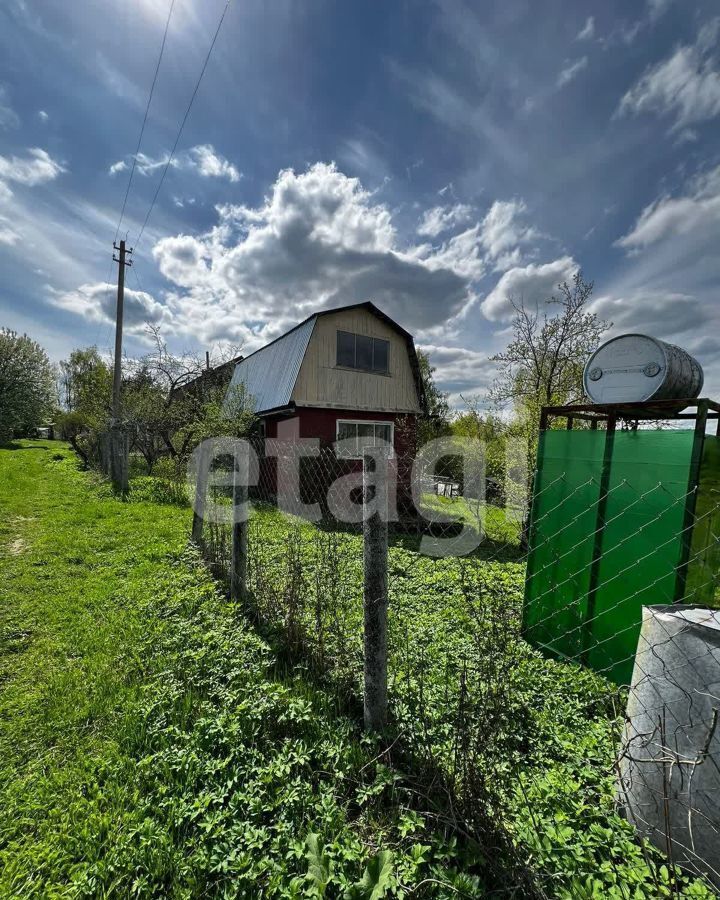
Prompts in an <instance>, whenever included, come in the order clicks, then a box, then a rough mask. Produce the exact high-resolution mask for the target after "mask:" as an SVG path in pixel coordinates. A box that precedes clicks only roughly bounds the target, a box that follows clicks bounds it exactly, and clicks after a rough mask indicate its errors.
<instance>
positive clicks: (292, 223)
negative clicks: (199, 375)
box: [153, 163, 482, 346]
mask: <svg viewBox="0 0 720 900" xmlns="http://www.w3.org/2000/svg"><path fill="white" fill-rule="evenodd" d="M218 215H219V222H218V225H217V226H216V227H215V228H213V229H212V230H211V231H210V232H208V233H207V234H204V235H200V236H198V237H193V236H190V235H176V236H174V237H169V238H165V239H163V240H161V241H159V242H158V243H157V244H156V245H155V247H154V248H153V255H154V257H155V259H156V261H157V263H158V266H159V268H160V271H161V272H162V274H163V275H164V276H165V277H166V278H168V280H170V281H171V282H172V283H173V284H174V285H175V288H176V290H177V293H176V294H174V295H172V296H171V297H170V298H169V301H170V304H171V306H172V308H173V315H174V322H175V326H174V327H176V328H177V329H178V330H184V331H187V332H190V333H193V334H195V335H202V337H203V340H205V341H209V340H213V339H218V338H224V339H227V340H236V341H242V342H245V343H246V345H251V346H258V345H259V344H262V343H263V342H265V341H266V340H268V339H270V338H271V337H274V336H276V335H277V334H279V333H281V332H282V331H283V330H284V329H286V328H287V327H288V326H290V325H292V324H294V323H295V322H296V321H297V320H298V319H299V318H302V317H303V316H305V315H308V314H309V313H311V312H313V311H315V310H317V309H322V308H327V307H330V306H336V305H341V304H344V303H352V302H359V301H363V300H373V301H374V302H376V303H377V304H378V305H379V306H380V307H381V308H383V309H385V310H386V311H387V312H388V313H389V315H391V316H393V317H395V318H397V319H398V320H399V321H401V322H403V324H406V325H407V327H409V328H418V329H419V328H427V327H432V326H435V325H438V324H440V323H444V322H446V321H447V320H448V319H449V318H452V317H453V316H455V315H457V314H458V313H459V312H460V311H461V310H462V309H463V308H464V307H465V306H466V304H467V303H468V302H470V301H471V299H472V296H473V294H472V290H471V281H472V279H473V278H474V277H477V274H478V273H479V272H480V271H481V270H482V263H481V261H480V260H479V258H478V256H479V244H478V242H479V234H478V232H477V231H475V230H473V229H470V230H469V232H465V233H463V234H461V235H456V236H455V237H454V238H452V239H451V240H450V241H448V242H447V243H446V244H444V245H443V246H442V247H441V248H439V249H438V250H433V249H432V248H431V247H428V246H422V247H406V246H401V245H400V243H399V241H398V237H397V234H396V231H395V227H394V224H393V221H392V215H391V212H390V210H389V209H388V208H387V207H386V206H385V205H383V204H380V203H375V202H374V196H373V194H372V193H370V192H369V191H367V190H365V189H364V188H363V187H362V185H361V183H360V181H359V180H358V179H356V178H349V177H347V176H346V175H344V174H343V173H342V172H340V171H338V169H337V168H336V167H335V166H334V165H326V164H323V163H317V164H315V165H313V166H311V167H310V168H309V169H307V171H305V172H302V173H296V172H294V171H293V170H291V169H287V170H284V171H282V172H280V173H279V174H278V177H277V179H276V181H275V183H274V184H273V185H272V188H271V190H270V192H269V194H268V196H267V197H266V198H265V200H264V201H263V203H262V204H260V205H259V206H257V207H244V206H232V205H226V206H222V207H219V208H218ZM248 323H252V324H253V328H252V330H251V329H250V328H249V326H248ZM258 323H260V324H258Z"/></svg>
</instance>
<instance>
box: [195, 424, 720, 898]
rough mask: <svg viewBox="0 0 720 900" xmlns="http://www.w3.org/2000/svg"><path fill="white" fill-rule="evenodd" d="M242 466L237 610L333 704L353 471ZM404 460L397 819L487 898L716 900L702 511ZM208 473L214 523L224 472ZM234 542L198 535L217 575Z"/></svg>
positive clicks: (356, 534) (269, 446)
mask: <svg viewBox="0 0 720 900" xmlns="http://www.w3.org/2000/svg"><path fill="white" fill-rule="evenodd" d="M254 451H255V455H256V456H257V463H256V464H253V465H251V467H250V469H251V471H250V479H249V480H250V486H249V499H250V504H251V508H252V513H251V517H250V520H249V525H248V530H247V592H246V594H245V596H244V601H243V602H244V605H245V611H246V612H247V613H248V614H249V615H251V616H252V617H254V618H255V619H256V620H257V621H258V622H260V623H261V624H262V625H263V626H264V628H265V629H266V630H267V632H268V634H270V635H271V636H272V638H273V639H274V640H275V641H276V642H277V644H278V646H279V647H281V649H282V652H283V654H284V655H285V656H286V657H287V658H288V659H289V660H290V661H291V662H292V663H293V664H295V665H302V666H303V667H305V668H306V669H309V670H310V671H311V672H312V673H313V674H314V675H315V676H316V677H317V678H318V679H320V680H321V681H322V682H323V683H324V684H326V685H327V687H328V689H329V690H333V691H335V692H336V693H337V694H338V696H339V697H341V698H342V699H343V701H344V702H346V703H347V704H348V706H349V707H350V708H352V707H353V706H354V705H355V704H357V703H358V701H359V700H360V699H361V697H362V688H363V681H362V671H363V642H362V628H363V606H362V596H363V543H362V533H361V526H362V520H363V496H362V462H361V461H360V460H358V459H357V458H356V457H352V456H351V455H349V454H347V453H345V454H343V453H342V452H341V453H338V452H337V450H336V448H334V447H323V448H320V449H319V451H318V452H317V454H315V455H312V456H308V457H299V456H298V451H297V446H296V445H294V444H292V443H286V444H284V443H282V442H278V441H274V442H257V443H256V444H255V446H254ZM417 463H418V461H417V457H416V456H415V455H413V456H410V455H407V456H403V457H398V456H397V455H393V456H392V458H391V459H390V461H389V463H388V467H389V469H388V470H389V472H390V474H391V476H392V482H393V485H394V490H393V498H392V499H393V504H394V506H393V508H394V509H396V510H397V514H396V515H395V516H394V518H392V521H391V522H390V538H389V545H390V546H389V563H388V590H389V637H388V641H389V666H388V668H389V695H390V707H391V715H392V726H393V733H394V737H393V740H392V743H391V745H390V746H389V747H388V751H387V759H388V760H389V761H391V762H392V763H393V764H395V765H396V766H397V767H398V768H399V769H400V770H401V771H403V772H405V773H410V774H407V775H406V778H407V781H408V783H409V784H410V785H411V789H412V790H413V791H414V792H415V794H416V798H417V805H418V810H420V811H421V813H422V814H423V815H425V816H427V817H430V818H432V819H434V820H436V821H438V822H440V823H444V824H445V825H446V826H447V827H448V828H449V829H451V830H454V832H455V833H457V834H458V835H460V836H462V838H463V839H464V840H468V841H471V842H473V843H474V844H476V845H479V846H480V847H481V848H482V850H483V853H484V855H485V858H486V860H487V866H488V870H491V871H493V872H494V882H493V884H494V886H493V888H492V890H491V893H496V894H497V895H498V896H516V897H520V896H522V897H525V896H528V897H568V898H585V897H588V898H590V897H618V898H628V900H631V898H636V897H648V898H649V897H678V896H687V897H712V896H716V893H715V892H716V891H717V890H718V889H720V735H719V734H718V729H717V718H718V708H720V614H718V612H717V610H716V607H717V586H718V585H717V581H718V576H719V575H720V572H718V569H717V566H716V560H717V551H718V545H719V542H720V535H719V534H718V533H717V530H718V529H717V523H718V522H719V521H720V494H718V493H717V492H715V493H711V494H710V495H703V499H702V502H696V503H695V504H694V506H693V508H694V510H695V512H694V514H693V515H692V516H691V517H690V518H687V517H686V516H685V511H686V510H687V509H688V502H689V501H698V494H699V488H698V486H697V485H694V486H693V487H691V488H690V489H689V490H688V489H687V482H685V484H684V485H683V487H682V488H679V487H678V485H679V484H680V482H682V478H678V479H672V480H660V481H657V483H654V484H647V479H646V478H645V476H643V477H642V478H639V479H638V483H633V480H632V478H631V477H630V476H626V477H622V478H620V479H619V480H618V481H617V483H612V484H610V483H607V482H605V483H604V482H603V480H602V478H599V477H597V475H596V474H591V475H589V477H587V478H584V477H582V476H578V470H577V466H575V467H574V468H573V469H572V471H571V469H570V468H567V469H565V468H563V466H562V465H556V466H555V468H553V469H552V470H549V471H546V472H545V474H544V476H543V477H536V478H535V480H534V482H533V483H534V485H535V487H534V489H533V491H532V492H531V495H530V496H528V497H522V496H520V495H521V494H522V493H523V490H522V488H523V487H524V485H525V484H528V483H530V482H529V480H528V479H527V478H524V477H521V478H519V479H518V480H517V482H516V484H515V485H514V487H512V488H511V487H507V488H506V489H505V490H503V491H495V492H494V494H493V501H494V502H488V499H487V496H486V492H485V490H484V488H485V485H484V482H483V477H484V476H483V475H482V474H481V475H479V476H478V475H477V474H476V475H474V476H473V475H472V467H470V468H466V469H464V470H463V475H462V476H460V477H459V478H457V479H453V478H452V477H447V476H443V477H440V476H436V475H434V474H433V471H432V466H427V465H420V466H418V464H417ZM215 469H216V470H217V471H216V475H217V473H218V472H219V473H220V474H222V473H224V475H225V478H224V479H223V478H222V477H221V478H217V477H215V478H211V479H210V480H211V482H215V483H214V484H213V483H211V484H210V487H209V488H208V497H211V498H212V500H213V501H214V503H215V505H216V506H217V507H219V508H221V509H222V507H223V506H225V507H227V506H228V505H230V504H231V502H232V501H231V497H232V488H231V486H229V485H230V484H231V482H232V477H233V476H232V469H233V462H232V459H231V458H228V457H227V456H225V457H224V458H223V457H222V455H220V456H218V458H217V459H216V462H215ZM228 476H230V477H229V478H228ZM223 481H224V483H222V484H218V482H223ZM481 482H483V483H481ZM518 486H519V489H518ZM503 501H504V505H502V506H501V505H499V504H500V503H502V502H503ZM529 510H532V512H533V514H532V516H529V515H528V511H529ZM599 511H600V514H599ZM621 525H622V526H623V527H622V528H620V527H619V526H621ZM232 530H233V529H232V522H230V521H228V520H227V519H226V520H225V521H223V517H222V516H218V515H216V516H214V517H213V516H206V521H205V526H204V531H203V538H202V546H203V549H204V552H205V554H206V556H207V558H208V560H209V561H210V562H211V564H212V565H213V566H214V568H215V570H216V571H217V573H218V575H219V576H220V577H221V578H225V579H227V580H229V579H230V575H231V567H232ZM678 548H680V550H681V551H682V548H686V550H687V552H685V555H683V553H682V552H678ZM679 579H680V581H681V583H682V586H683V587H682V595H681V596H678V583H679ZM678 599H680V600H681V601H682V603H681V604H680V605H673V604H675V602H676V601H677V600H678ZM643 608H644V611H643Z"/></svg>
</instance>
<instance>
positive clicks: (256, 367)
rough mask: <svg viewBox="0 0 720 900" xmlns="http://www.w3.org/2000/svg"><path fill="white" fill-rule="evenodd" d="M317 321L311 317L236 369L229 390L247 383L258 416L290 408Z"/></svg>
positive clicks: (251, 356) (244, 360) (251, 355)
mask: <svg viewBox="0 0 720 900" xmlns="http://www.w3.org/2000/svg"><path fill="white" fill-rule="evenodd" d="M316 318H317V316H311V317H310V318H309V319H306V320H305V321H304V322H302V323H301V324H300V325H298V326H297V327H296V328H293V329H292V331H288V333H287V334H284V335H283V336H282V337H279V338H277V340H274V341H272V343H270V344H268V345H267V346H266V347H262V348H261V349H260V350H256V351H255V352H254V353H251V354H250V355H249V356H246V357H245V359H243V360H241V361H240V362H239V363H238V364H237V366H236V367H235V372H234V374H233V377H232V381H231V382H230V388H229V389H230V390H231V389H232V388H233V387H235V386H236V385H239V384H243V385H244V386H245V391H246V393H247V394H248V396H249V397H250V398H251V399H252V402H253V406H254V408H255V412H258V413H260V412H264V411H265V410H268V409H276V408H277V407H281V406H287V405H288V404H289V402H290V397H291V395H292V391H293V388H294V387H295V382H296V381H297V377H298V373H299V371H300V366H301V364H302V361H303V357H304V356H305V351H306V350H307V345H308V341H309V340H310V335H311V334H312V330H313V327H314V325H315V319H316Z"/></svg>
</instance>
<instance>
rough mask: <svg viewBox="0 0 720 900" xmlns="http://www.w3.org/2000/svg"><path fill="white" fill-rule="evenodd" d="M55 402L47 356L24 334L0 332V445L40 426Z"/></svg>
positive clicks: (53, 378)
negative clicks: (1, 442) (0, 442)
mask: <svg viewBox="0 0 720 900" xmlns="http://www.w3.org/2000/svg"><path fill="white" fill-rule="evenodd" d="M55 402H56V391H55V375H54V373H53V368H52V365H51V364H50V360H49V359H48V356H47V353H45V351H44V350H43V348H42V347H41V346H40V344H38V343H36V342H35V341H33V340H32V339H31V338H29V337H28V336H27V335H26V334H22V335H19V334H18V333H17V332H16V331H11V330H10V329H9V328H0V441H7V440H10V439H11V438H12V437H14V436H16V435H19V434H23V433H26V432H27V431H28V430H29V429H31V428H33V427H35V426H37V425H40V424H41V423H42V422H43V420H45V419H46V418H47V417H48V415H50V413H51V411H52V408H53V405H54V404H55Z"/></svg>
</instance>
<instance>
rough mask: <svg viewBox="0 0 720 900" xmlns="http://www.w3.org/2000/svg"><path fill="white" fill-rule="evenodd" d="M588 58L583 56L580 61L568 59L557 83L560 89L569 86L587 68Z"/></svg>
mask: <svg viewBox="0 0 720 900" xmlns="http://www.w3.org/2000/svg"><path fill="white" fill-rule="evenodd" d="M587 64H588V58H587V56H581V57H580V59H575V60H571V59H568V60H566V61H565V66H564V68H563V69H562V71H561V72H560V74H559V75H558V77H557V81H556V82H555V83H556V85H557V87H558V88H561V87H565V85H566V84H569V83H570V82H571V81H572V80H573V78H575V77H576V76H577V75H579V74H580V72H582V71H583V69H586V68H587Z"/></svg>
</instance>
